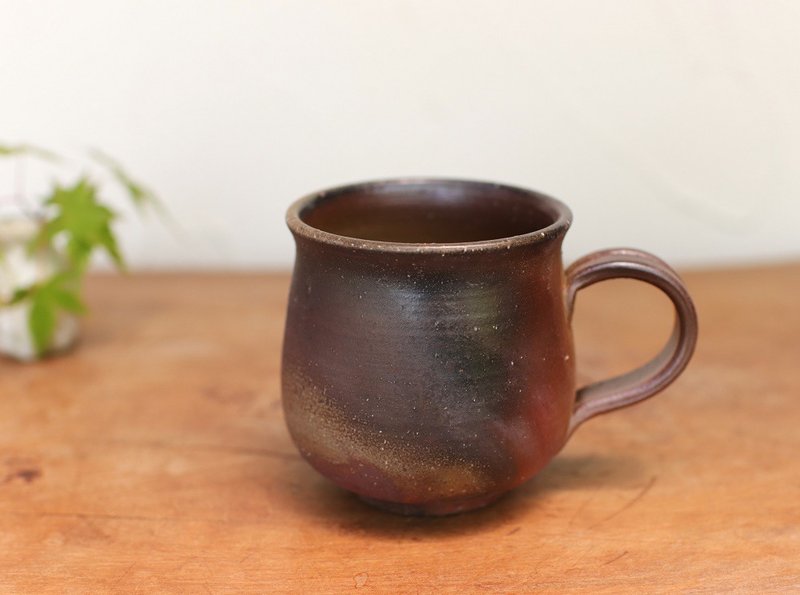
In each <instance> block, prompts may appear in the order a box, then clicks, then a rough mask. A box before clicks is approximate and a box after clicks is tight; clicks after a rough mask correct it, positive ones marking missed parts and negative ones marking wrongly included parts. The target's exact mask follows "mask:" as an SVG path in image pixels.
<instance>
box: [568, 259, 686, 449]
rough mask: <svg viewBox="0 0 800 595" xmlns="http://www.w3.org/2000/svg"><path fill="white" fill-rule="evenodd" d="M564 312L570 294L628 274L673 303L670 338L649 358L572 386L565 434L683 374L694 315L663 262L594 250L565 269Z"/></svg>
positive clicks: (571, 300) (570, 301)
mask: <svg viewBox="0 0 800 595" xmlns="http://www.w3.org/2000/svg"><path fill="white" fill-rule="evenodd" d="M565 275H566V287H567V293H566V305H567V316H568V318H569V320H570V321H571V320H572V312H573V309H574V305H575V294H576V293H577V292H578V290H580V289H583V288H584V287H588V286H589V285H593V284H594V283H597V282H598V281H605V280H606V279H612V278H629V279H638V280H640V281H645V282H647V283H650V284H651V285H655V286H656V287H658V288H659V289H660V290H661V291H663V292H664V293H666V294H667V296H668V297H669V299H670V300H672V304H673V305H674V306H675V314H676V316H675V325H674V328H673V330H672V336H671V337H670V338H669V341H667V344H666V345H665V346H664V348H663V349H662V350H661V352H660V353H659V354H658V355H657V356H656V357H654V358H653V359H652V360H651V361H649V362H648V363H646V364H645V365H643V366H642V367H640V368H637V369H635V370H633V371H631V372H628V373H627V374H622V375H621V376H616V377H614V378H611V379H609V380H603V381H600V382H595V383H592V384H589V385H588V386H584V387H583V388H580V389H578V392H577V395H576V398H575V406H574V409H573V412H572V418H571V419H570V423H569V431H568V434H567V435H569V434H571V433H572V432H573V431H574V430H575V428H577V427H578V426H579V425H580V424H582V423H583V422H585V421H586V420H587V419H589V418H590V417H594V416H595V415H599V414H601V413H607V412H609V411H613V410H614V409H619V408H620V407H627V406H628V405H633V404H634V403H638V402H639V401H643V400H644V399H647V398H649V397H652V396H653V395H655V394H656V393H658V392H660V391H662V390H663V389H665V388H666V387H667V386H669V385H670V384H671V383H672V382H673V381H674V380H675V379H676V378H677V377H678V376H679V375H680V373H681V372H683V369H684V368H685V367H686V364H688V363H689V359H690V358H691V357H692V352H693V351H694V347H695V344H696V343H697V313H696V312H695V308H694V304H693V303H692V298H690V297H689V292H688V291H687V290H686V286H685V285H684V284H683V281H681V279H680V277H678V274H677V273H676V272H675V271H674V270H673V269H672V268H671V267H670V266H669V265H668V264H667V263H665V262H664V261H663V260H661V259H660V258H657V257H655V256H653V255H652V254H649V253H647V252H643V251H641V250H635V249H632V248H615V249H611V250H600V251H598V252H593V253H591V254H588V255H586V256H584V257H583V258H581V259H579V260H577V261H575V262H574V263H573V264H572V265H571V266H570V267H569V268H567V270H566V272H565Z"/></svg>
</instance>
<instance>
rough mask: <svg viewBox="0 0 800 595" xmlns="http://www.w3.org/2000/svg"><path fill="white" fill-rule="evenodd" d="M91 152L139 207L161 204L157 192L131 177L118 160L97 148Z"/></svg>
mask: <svg viewBox="0 0 800 595" xmlns="http://www.w3.org/2000/svg"><path fill="white" fill-rule="evenodd" d="M89 154H90V155H91V156H92V158H93V159H94V160H95V161H97V163H99V164H100V165H102V166H103V167H105V168H106V169H107V170H108V171H109V172H110V173H111V175H113V176H114V178H115V179H116V181H117V183H119V184H120V186H122V187H123V188H124V189H125V190H126V191H127V193H128V196H130V198H131V201H133V203H134V204H135V205H136V206H137V207H139V208H142V207H144V206H145V205H146V204H151V205H154V206H158V205H159V204H160V201H159V200H158V197H157V196H156V195H155V193H154V192H153V191H152V190H150V189H149V188H147V187H146V186H144V185H142V184H141V183H139V182H137V181H136V180H134V179H133V178H132V177H130V176H129V175H128V172H126V171H125V170H124V169H122V166H121V165H120V164H119V163H118V162H117V161H115V160H114V159H112V158H111V157H109V156H108V155H106V154H105V153H103V152H102V151H99V150H97V149H95V150H92V151H90V152H89Z"/></svg>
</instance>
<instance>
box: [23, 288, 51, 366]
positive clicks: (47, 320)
mask: <svg viewBox="0 0 800 595" xmlns="http://www.w3.org/2000/svg"><path fill="white" fill-rule="evenodd" d="M56 308H57V304H56V303H55V302H54V300H53V299H52V295H51V293H50V292H48V291H42V290H39V291H36V292H34V293H33V295H32V297H31V309H30V313H29V317H28V325H29V327H30V331H31V335H32V336H33V345H34V347H35V348H36V353H37V354H39V355H41V354H42V353H44V351H45V350H46V349H47V348H48V347H49V346H50V341H51V340H52V339H53V334H54V333H55V330H56V314H57V312H56Z"/></svg>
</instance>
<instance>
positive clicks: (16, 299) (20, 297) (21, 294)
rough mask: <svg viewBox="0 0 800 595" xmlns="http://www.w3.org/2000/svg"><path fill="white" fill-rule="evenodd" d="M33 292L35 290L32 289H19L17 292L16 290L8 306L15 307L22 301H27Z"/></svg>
mask: <svg viewBox="0 0 800 595" xmlns="http://www.w3.org/2000/svg"><path fill="white" fill-rule="evenodd" d="M32 291H33V289H32V288H30V287H19V288H17V289H16V290H14V293H13V295H12V296H11V299H10V300H9V301H8V305H9V306H13V305H15V304H19V303H20V302H22V301H25V300H26V299H28V296H29V295H30V294H31V292H32Z"/></svg>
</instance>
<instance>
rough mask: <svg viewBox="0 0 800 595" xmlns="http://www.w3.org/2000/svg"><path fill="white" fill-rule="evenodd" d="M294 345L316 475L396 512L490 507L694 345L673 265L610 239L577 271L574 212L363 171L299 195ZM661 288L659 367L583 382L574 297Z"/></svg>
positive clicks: (307, 446)
mask: <svg viewBox="0 0 800 595" xmlns="http://www.w3.org/2000/svg"><path fill="white" fill-rule="evenodd" d="M286 219H287V223H288V226H289V229H290V230H291V232H292V234H293V235H294V238H295V242H296V245H297V257H296V261H295V267H294V274H293V278H292V285H291V292H290V296H289V308H288V317H287V320H286V333H285V339H284V347H283V370H282V389H283V407H284V413H285V416H286V423H287V425H288V427H289V431H290V433H291V436H292V438H293V440H294V442H295V443H296V445H297V447H298V449H299V450H300V452H301V453H302V455H303V456H304V457H305V458H306V459H307V460H308V461H309V463H311V465H312V466H313V467H314V468H316V469H317V470H318V471H319V472H320V473H322V474H323V475H325V476H327V477H328V478H329V479H331V480H333V481H334V482H335V483H337V484H338V485H340V486H341V487H343V488H345V489H347V490H350V491H352V492H354V493H356V494H357V495H358V496H360V497H361V498H363V499H364V500H366V501H367V502H369V503H371V504H374V505H376V506H379V507H382V508H385V509H388V510H391V511H394V512H399V513H403V514H424V515H441V514H450V513H455V512H461V511H465V510H470V509H473V508H478V507H480V506H484V505H486V504H488V503H490V502H492V501H493V500H495V499H496V498H498V497H500V496H501V495H503V494H504V493H506V492H508V491H509V490H511V489H512V488H514V487H515V486H517V485H519V484H521V483H522V482H524V481H526V480H527V479H529V478H531V477H532V476H533V475H535V474H536V473H537V472H538V471H539V470H540V469H541V468H542V467H544V466H545V465H546V464H547V462H548V461H550V459H551V458H552V457H553V456H554V455H555V454H556V453H558V452H559V450H561V448H562V447H563V446H564V444H565V442H566V440H567V438H568V437H569V435H570V434H571V433H572V432H573V431H574V430H575V428H576V427H577V426H578V425H580V424H581V423H583V422H584V421H586V420H587V419H588V418H590V417H593V416H595V415H598V414H600V413H605V412H608V411H612V410H614V409H618V408H620V407H625V406H627V405H632V404H633V403H637V402H639V401H641V400H643V399H646V398H648V397H650V396H652V395H654V394H656V393H657V392H659V391H661V390H663V389H664V388H665V387H666V386H667V385H669V384H670V383H671V382H672V381H673V380H675V378H676V377H677V376H678V375H679V374H680V373H681V371H683V369H684V368H685V367H686V364H687V363H688V361H689V359H690V357H691V355H692V351H693V349H694V346H695V342H696V339H697V317H696V314H695V309H694V306H693V304H692V300H691V298H690V297H689V294H688V293H687V291H686V287H685V286H684V285H683V283H682V282H681V280H680V278H679V277H678V275H677V274H676V273H675V271H673V270H672V269H671V268H670V267H669V266H668V265H667V264H665V263H664V262H663V261H661V260H659V259H658V258H656V257H655V256H652V255H650V254H648V253H645V252H642V251H639V250H632V249H616V250H603V251H600V252H595V253H593V254H590V255H589V256H586V257H584V258H582V259H580V260H578V261H577V262H575V263H574V264H573V265H572V266H570V267H569V268H568V269H567V270H566V271H564V270H563V266H562V261H561V243H562V241H563V239H564V235H565V234H566V232H567V229H568V228H569V226H570V223H571V219H572V215H571V212H570V210H569V209H568V208H567V207H566V206H565V205H564V204H563V203H561V202H559V201H557V200H555V199H553V198H550V197H549V196H545V195H543V194H539V193H538V192H533V191H530V190H524V189H521V188H515V187H511V186H505V185H501V184H493V183H486V182H474V181H461V180H447V179H399V180H386V181H377V182H367V183H362V184H354V185H350V186H344V187H340V188H336V189H333V190H327V191H323V192H318V193H315V194H312V195H310V196H306V197H305V198H302V199H300V200H299V201H297V202H295V203H294V204H293V205H292V206H291V207H290V208H289V211H288V213H287V217H286ZM616 277H627V278H633V279H639V280H642V281H646V282H648V283H651V284H653V285H655V286H656V287H658V288H659V289H661V290H662V291H663V292H664V293H666V294H667V296H669V298H670V300H672V303H673V304H674V306H675V311H676V314H677V315H676V323H675V327H674V331H673V333H672V337H671V338H670V340H669V342H668V343H667V345H666V346H665V347H664V349H663V351H662V352H661V353H660V354H659V355H658V356H657V357H656V358H655V359H654V360H653V361H651V362H650V363H648V364H646V365H645V366H643V367H641V368H639V369H637V370H634V371H632V372H629V373H628V374H625V375H622V376H619V377H617V378H612V379H610V380H606V381H603V382H598V383H595V384H590V385H589V386H586V387H583V388H580V389H578V390H577V391H576V389H575V356H574V351H573V345H572V332H571V329H570V317H571V314H572V309H573V304H574V301H575V294H576V292H577V291H578V290H579V289H581V288H583V287H586V286H587V285H591V284H593V283H595V282H597V281H602V280H604V279H610V278H616Z"/></svg>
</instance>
